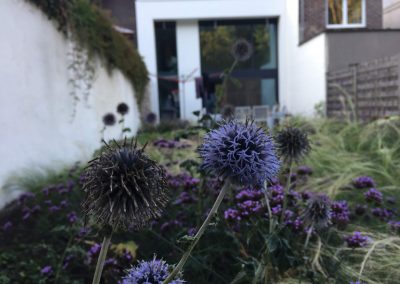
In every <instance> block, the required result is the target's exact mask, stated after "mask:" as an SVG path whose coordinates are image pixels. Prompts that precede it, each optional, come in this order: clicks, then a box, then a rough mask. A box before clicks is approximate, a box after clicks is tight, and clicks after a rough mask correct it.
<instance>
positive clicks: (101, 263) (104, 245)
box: [92, 231, 112, 284]
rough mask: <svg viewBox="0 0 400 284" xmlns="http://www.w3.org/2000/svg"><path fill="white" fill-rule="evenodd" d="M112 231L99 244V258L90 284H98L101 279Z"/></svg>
mask: <svg viewBox="0 0 400 284" xmlns="http://www.w3.org/2000/svg"><path fill="white" fill-rule="evenodd" d="M111 236H112V231H111V233H110V234H109V235H106V236H105V237H104V239H103V243H102V244H101V250H100V254H99V258H98V259H97V265H96V270H95V272H94V276H93V282H92V284H99V283H100V279H101V274H102V273H103V267H104V262H105V260H106V256H107V252H108V247H109V246H110V242H111Z"/></svg>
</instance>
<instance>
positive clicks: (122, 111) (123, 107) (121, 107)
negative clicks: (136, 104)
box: [117, 103, 129, 115]
mask: <svg viewBox="0 0 400 284" xmlns="http://www.w3.org/2000/svg"><path fill="white" fill-rule="evenodd" d="M117 112H118V113H119V114H120V115H125V114H127V113H128V112H129V106H128V105H127V104H126V103H120V104H118V106H117Z"/></svg>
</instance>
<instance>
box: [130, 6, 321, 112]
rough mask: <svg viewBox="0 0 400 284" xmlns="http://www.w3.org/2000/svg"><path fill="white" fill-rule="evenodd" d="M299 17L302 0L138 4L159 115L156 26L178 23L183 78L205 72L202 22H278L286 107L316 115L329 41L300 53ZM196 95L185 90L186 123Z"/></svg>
mask: <svg viewBox="0 0 400 284" xmlns="http://www.w3.org/2000/svg"><path fill="white" fill-rule="evenodd" d="M298 14H299V13H298V1H297V0H175V1H171V0H136V15H137V36H138V47H139V51H140V53H141V55H142V56H143V57H144V60H145V62H146V65H147V67H148V69H149V71H150V73H151V74H152V79H151V81H150V94H151V109H152V111H153V112H155V113H157V114H159V107H158V89H157V80H156V79H155V77H154V75H156V74H157V60H156V49H155V31H154V21H168V20H170V21H176V22H177V46H178V51H177V52H178V54H177V57H178V72H179V77H182V76H184V75H187V74H188V73H189V72H190V71H192V70H193V69H196V68H197V70H198V72H197V73H196V74H200V71H201V70H200V50H199V48H200V47H199V39H198V37H199V35H198V33H199V31H198V25H197V21H198V20H204V19H238V18H278V19H279V20H278V69H279V71H278V74H279V99H280V103H281V105H284V106H286V107H287V108H288V110H289V111H290V112H291V113H294V114H303V115H312V114H313V110H314V105H315V104H316V103H318V102H319V101H321V100H323V99H324V98H325V46H324V45H323V39H317V40H312V41H310V43H309V44H306V45H303V46H301V47H300V48H299V46H298V34H299V32H298V22H299V21H298ZM191 33H192V34H191ZM298 57H299V58H298ZM300 57H301V58H300ZM194 92H195V86H194V84H187V85H186V86H185V96H186V98H187V99H186V98H185V105H184V106H183V107H182V109H183V110H181V111H184V112H185V113H183V116H182V117H183V118H186V119H190V118H192V117H191V114H190V113H191V111H192V110H195V109H196V108H200V101H199V100H197V99H196V98H195V96H194ZM181 96H182V91H181Z"/></svg>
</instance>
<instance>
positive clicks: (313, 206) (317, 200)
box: [302, 194, 332, 230]
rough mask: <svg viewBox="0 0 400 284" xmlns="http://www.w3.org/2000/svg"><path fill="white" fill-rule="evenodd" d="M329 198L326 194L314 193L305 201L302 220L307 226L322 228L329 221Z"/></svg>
mask: <svg viewBox="0 0 400 284" xmlns="http://www.w3.org/2000/svg"><path fill="white" fill-rule="evenodd" d="M331 203H332V202H331V200H330V199H329V197H328V196H326V195H321V194H316V195H314V196H312V197H311V198H310V199H309V200H308V201H307V203H306V207H305V209H304V212H303V216H302V217H303V221H304V224H305V225H307V226H313V227H314V228H315V229H317V230H318V229H323V228H325V227H327V226H328V225H329V224H330V223H331Z"/></svg>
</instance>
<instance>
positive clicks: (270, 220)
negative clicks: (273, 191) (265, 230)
mask: <svg viewBox="0 0 400 284" xmlns="http://www.w3.org/2000/svg"><path fill="white" fill-rule="evenodd" d="M267 189H268V187H267V181H265V182H264V187H263V191H264V198H265V203H266V205H267V210H268V217H269V233H270V234H271V233H272V231H273V230H274V220H273V219H272V210H271V205H270V204H269V197H268V192H267Z"/></svg>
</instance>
